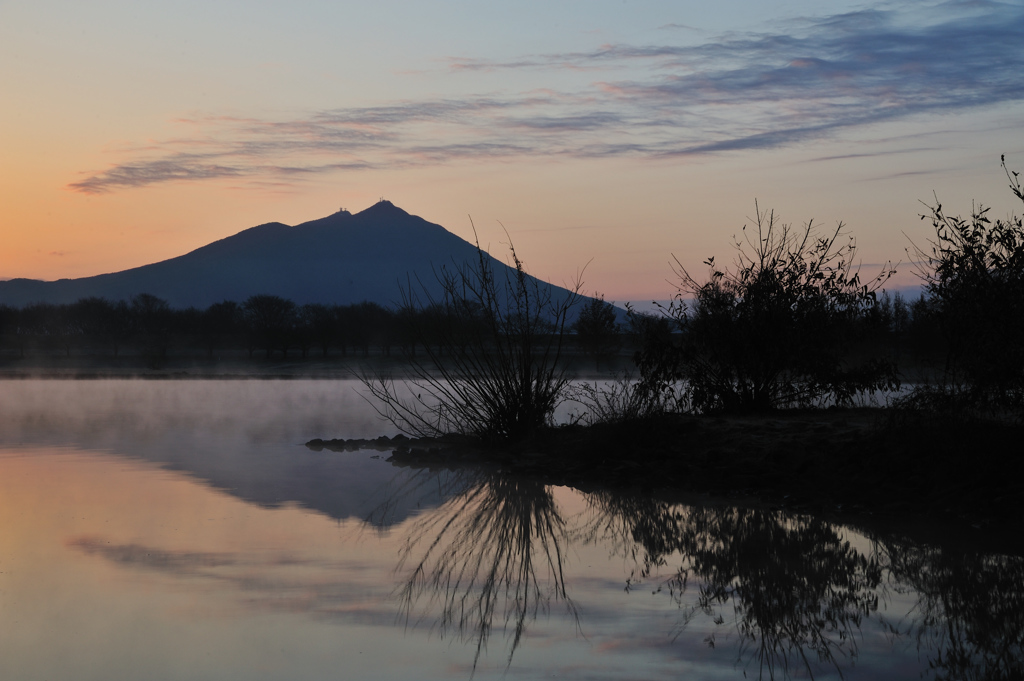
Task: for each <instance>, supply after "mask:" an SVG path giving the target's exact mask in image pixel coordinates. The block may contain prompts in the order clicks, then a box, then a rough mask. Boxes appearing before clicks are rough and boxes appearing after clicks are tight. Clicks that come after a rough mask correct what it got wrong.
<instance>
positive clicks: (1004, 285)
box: [916, 158, 1024, 410]
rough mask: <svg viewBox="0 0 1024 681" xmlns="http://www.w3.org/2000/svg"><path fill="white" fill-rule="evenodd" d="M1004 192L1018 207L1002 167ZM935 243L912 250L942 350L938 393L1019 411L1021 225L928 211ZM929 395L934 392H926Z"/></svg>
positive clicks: (983, 210)
mask: <svg viewBox="0 0 1024 681" xmlns="http://www.w3.org/2000/svg"><path fill="white" fill-rule="evenodd" d="M1002 167H1003V171H1004V172H1005V173H1006V177H1007V178H1008V179H1009V181H1010V190H1011V191H1012V192H1013V194H1014V196H1016V197H1017V198H1018V199H1020V200H1021V201H1024V187H1022V186H1021V182H1020V179H1019V174H1018V173H1016V172H1013V171H1010V170H1008V169H1007V168H1006V161H1005V158H1004V159H1003V160H1002ZM928 209H929V212H928V213H927V214H924V215H922V216H921V218H922V219H923V220H930V221H931V223H932V227H933V228H934V229H935V241H933V242H932V243H931V248H930V250H929V251H927V252H925V251H923V250H922V249H919V248H918V249H916V250H917V252H918V255H919V256H920V260H922V261H924V263H925V266H924V268H923V269H922V271H921V276H922V278H923V279H924V281H925V284H926V290H927V292H928V296H929V303H930V307H931V308H932V310H933V312H934V315H935V317H936V319H937V322H938V326H939V328H940V329H941V331H942V334H943V337H944V340H945V341H946V346H947V361H946V375H945V382H944V388H943V390H944V391H946V392H949V393H950V394H953V393H957V394H960V395H961V396H962V397H963V398H965V400H966V401H967V402H968V403H972V404H974V405H975V406H976V407H980V408H989V407H991V408H993V409H996V410H999V409H1002V408H1005V407H1011V408H1014V409H1017V410H1019V409H1020V407H1021V405H1022V404H1024V221H1022V218H1021V217H1020V216H1015V215H1010V216H1009V217H1007V218H1005V219H1003V218H995V219H994V220H993V219H992V218H991V217H989V210H990V209H989V208H988V207H984V206H981V205H978V206H977V207H976V208H974V210H972V211H971V216H970V218H969V219H965V218H962V217H960V216H956V217H953V216H949V215H947V214H946V212H945V210H944V209H943V207H942V204H941V203H939V202H938V199H936V202H935V204H934V205H929V206H928ZM933 392H934V390H933Z"/></svg>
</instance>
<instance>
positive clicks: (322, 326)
mask: <svg viewBox="0 0 1024 681" xmlns="http://www.w3.org/2000/svg"><path fill="white" fill-rule="evenodd" d="M300 314H301V317H302V323H303V326H304V327H305V328H306V329H307V330H308V335H309V339H310V342H312V343H314V344H315V345H318V346H319V347H320V350H321V352H322V354H323V356H324V357H326V356H327V351H328V350H329V349H330V347H331V346H332V345H334V343H335V341H336V338H337V335H338V322H337V317H336V316H335V313H334V310H333V309H332V308H331V307H329V306H327V305H323V304H321V303H310V304H308V305H303V306H302V308H301V310H300Z"/></svg>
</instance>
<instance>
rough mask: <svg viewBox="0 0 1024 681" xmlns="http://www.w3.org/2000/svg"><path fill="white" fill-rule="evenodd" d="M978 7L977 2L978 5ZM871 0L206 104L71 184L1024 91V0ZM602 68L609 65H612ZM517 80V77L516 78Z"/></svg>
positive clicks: (708, 140)
mask: <svg viewBox="0 0 1024 681" xmlns="http://www.w3.org/2000/svg"><path fill="white" fill-rule="evenodd" d="M965 8H966V9H965ZM929 12H930V16H929V17H928V18H927V21H925V20H922V19H921V17H911V16H905V15H901V14H898V13H895V12H891V11H880V10H864V11H860V12H854V13H847V14H841V15H835V16H830V17H825V18H820V19H814V20H798V21H793V22H790V24H789V26H788V30H786V31H784V32H783V31H777V32H774V33H758V34H744V35H730V36H726V37H723V38H721V39H719V40H716V41H709V42H705V43H702V44H698V45H623V44H616V45H605V46H602V47H600V48H598V49H595V50H593V51H590V52H574V53H562V54H548V55H533V56H530V55H527V56H524V57H522V58H520V59H516V60H512V61H502V62H497V61H488V60H483V59H465V58H460V59H453V60H451V61H450V63H449V66H450V71H451V72H452V73H453V74H454V75H451V76H449V77H454V78H458V75H457V74H459V73H461V72H467V71H472V72H481V73H484V74H487V73H490V72H495V73H501V72H510V71H511V72H516V73H517V74H519V75H521V76H523V77H526V78H536V79H538V80H544V78H546V77H548V76H550V75H552V74H553V73H555V74H562V77H561V79H560V80H559V82H560V83H564V80H565V79H564V74H565V73H569V74H575V76H577V77H579V82H578V83H577V85H576V86H575V87H572V88H569V87H565V86H564V85H562V86H560V87H559V88H538V89H535V90H531V91H529V92H525V93H514V94H506V93H502V94H491V95H481V96H473V97H452V98H448V99H445V98H437V99H431V100H415V101H396V102H391V103H388V104H385V105H382V106H374V107H347V108H338V109H332V110H325V111H320V112H316V113H313V114H311V115H309V116H307V117H299V118H295V119H292V120H276V121H275V120H266V119H260V118H231V117H213V116H211V117H206V118H192V119H188V120H185V121H182V123H183V124H187V125H188V127H189V129H191V130H194V131H195V132H196V133H197V134H196V135H194V136H191V137H183V138H179V139H174V140H168V141H165V142H161V143H157V144H155V145H151V146H149V147H147V148H146V149H140V150H138V151H137V152H127V153H126V158H124V159H123V160H121V161H119V162H116V163H114V164H113V165H112V166H111V167H109V168H107V169H106V170H102V171H98V172H92V173H86V174H85V177H84V178H83V179H81V180H79V181H76V182H72V183H71V184H69V185H68V186H69V188H70V189H72V190H74V191H78V192H83V193H86V194H101V193H105V192H110V191H115V190H121V189H128V188H137V187H145V186H150V185H154V184H159V183H164V182H179V181H204V180H233V181H238V180H244V181H254V182H255V181H267V180H268V178H270V179H274V180H275V181H284V182H301V181H302V180H303V178H308V177H314V176H318V175H321V174H324V173H336V172H342V171H350V172H351V171H361V170H369V169H392V168H407V167H416V166H431V165H440V164H449V163H454V162H487V161H494V160H503V159H512V158H532V157H551V156H554V157H571V158H615V157H640V158H670V159H671V158H680V157H687V156H696V155H709V154H722V153H729V152H735V151H742V150H757V149H772V148H779V147H786V146H789V145H793V144H796V143H799V142H803V141H805V140H808V139H814V138H821V137H827V136H830V135H833V134H836V133H837V132H840V131H842V130H846V129H852V128H858V127H863V126H870V125H872V124H876V123H880V122H884V121H891V120H899V119H904V118H907V117H910V116H914V115H919V114H925V113H932V114H942V113H950V112H958V111H963V110H967V109H972V108H979V107H986V106H992V105H998V104H1004V103H1008V102H1020V101H1022V100H1024V79H1022V78H1021V77H1020V74H1021V73H1024V50H1022V49H1020V46H1021V44H1024V9H1022V8H1021V7H1019V6H1009V5H1002V4H997V3H987V2H986V3H968V4H963V3H959V4H949V3H947V4H945V5H942V6H939V7H937V8H934V7H933V8H931V9H930V10H929ZM595 73H600V74H601V75H602V76H604V78H603V79H601V80H594V79H593V76H594V74H595ZM503 78H504V77H503Z"/></svg>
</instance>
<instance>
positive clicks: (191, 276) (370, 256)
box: [0, 200, 565, 308]
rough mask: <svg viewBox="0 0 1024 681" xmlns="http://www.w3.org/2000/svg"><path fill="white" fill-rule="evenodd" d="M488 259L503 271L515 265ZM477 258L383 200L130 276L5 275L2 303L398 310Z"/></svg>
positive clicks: (250, 234)
mask: <svg viewBox="0 0 1024 681" xmlns="http://www.w3.org/2000/svg"><path fill="white" fill-rule="evenodd" d="M487 257H488V258H489V259H490V261H491V264H492V266H493V268H494V271H495V274H496V275H499V274H500V273H501V272H502V270H505V269H506V268H507V267H508V266H507V265H506V264H505V263H503V262H501V261H500V260H496V259H494V258H490V256H487ZM476 262H477V251H476V247H475V246H474V245H473V244H471V243H469V242H467V241H465V240H464V239H462V238H460V237H458V236H456V235H454V234H452V233H451V232H449V231H447V230H446V229H445V228H444V227H442V226H441V225H437V224H434V223H431V222H427V221H426V220H424V219H423V218H420V217H417V216H415V215H410V214H409V213H407V212H405V211H404V210H402V209H401V208H398V207H397V206H395V205H394V204H392V203H391V202H390V201H383V200H382V201H380V202H378V203H376V204H375V205H373V206H371V207H369V208H367V209H366V210H364V211H361V212H359V213H356V214H354V215H353V214H351V213H349V212H348V211H344V210H343V211H339V212H337V213H335V214H334V215H330V216H328V217H325V218H321V219H319V220H312V221H310V222H305V223H302V224H300V225H298V226H295V227H289V226H288V225H285V224H282V223H280V222H270V223H267V224H264V225H259V226H258V227H252V228H250V229H246V230H244V231H241V232H239V233H238V234H235V235H234V236H230V237H227V238H225V239H221V240H220V241H215V242H213V243H211V244H208V245H206V246H203V247H201V248H198V249H196V250H194V251H192V252H191V253H187V254H185V255H182V256H179V257H176V258H171V259H170V260H164V261H161V262H157V263H153V264H151V265H144V266H142V267H136V268H133V269H129V270H124V271H122V272H114V273H111V274H101V275H98V276H93V277H83V278H80V279H60V280H58V281H40V280H36V279H11V280H9V281H2V282H0V304H5V305H11V306H16V307H20V306H24V305H29V304H32V303H40V302H46V303H73V302H75V301H77V300H79V299H81V298H86V297H90V296H98V297H101V298H107V299H108V300H127V299H130V298H131V297H132V296H135V295H138V294H140V293H149V294H152V295H155V296H157V297H159V298H163V299H164V300H166V301H167V302H168V303H170V305H171V306H172V307H176V308H185V307H190V306H194V307H197V308H206V307H208V306H210V305H212V304H213V303H218V302H220V301H223V300H235V301H239V302H241V301H244V300H246V299H247V298H249V297H250V296H253V295H258V294H264V293H266V294H273V295H278V296H281V297H284V298H288V299H290V300H293V301H294V302H296V303H298V304H300V305H301V304H305V303H326V304H339V305H347V304H352V303H360V302H363V301H372V302H376V303H380V304H381V305H385V306H393V305H395V304H397V303H399V302H400V301H401V298H402V287H405V288H408V287H409V286H410V285H411V286H412V288H413V289H414V290H418V291H419V290H422V287H423V286H425V287H426V288H427V289H428V291H429V292H430V293H431V294H432V295H434V296H439V295H440V288H439V285H438V282H437V277H436V275H435V271H437V270H439V269H440V268H441V267H452V266H462V265H464V264H468V265H470V266H473V265H474V264H475V263H476ZM544 286H545V287H546V286H550V285H549V284H544ZM553 288H554V289H555V291H557V292H560V293H562V294H564V293H565V291H564V289H561V288H560V287H553Z"/></svg>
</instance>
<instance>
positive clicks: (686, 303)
mask: <svg viewBox="0 0 1024 681" xmlns="http://www.w3.org/2000/svg"><path fill="white" fill-rule="evenodd" d="M755 206H756V204H755ZM755 228H756V233H754V232H755V230H750V231H747V227H746V226H744V228H743V229H744V236H745V238H744V240H743V241H738V242H737V244H736V251H737V258H736V262H735V267H734V268H733V269H729V268H722V269H719V268H718V267H717V266H716V264H715V260H714V258H710V259H708V260H707V261H706V264H707V265H708V267H709V268H710V273H709V276H708V279H707V281H705V282H698V281H697V280H696V279H694V278H693V277H692V276H691V275H690V273H689V272H687V271H686V269H685V268H683V267H682V265H680V264H679V262H678V260H677V261H676V264H677V266H678V267H677V270H676V274H677V275H678V277H679V282H680V283H679V285H678V286H679V288H678V293H677V295H676V297H675V299H674V301H673V302H672V303H671V304H670V305H669V307H668V308H666V309H665V314H666V316H667V317H668V318H669V319H670V320H671V322H672V323H673V325H674V327H675V331H676V333H674V334H672V335H671V336H670V337H668V338H664V337H661V338H660V339H659V338H658V337H657V336H655V335H652V336H650V337H649V339H648V342H646V343H645V344H644V346H643V347H642V349H641V350H640V351H639V353H638V355H637V364H638V367H639V369H640V373H641V386H642V389H643V390H645V391H646V392H647V393H648V394H650V395H653V396H658V395H662V396H668V397H669V398H670V399H669V401H670V402H672V403H674V406H675V407H676V408H678V409H682V410H691V411H695V412H698V413H706V412H716V411H729V412H741V411H764V410H769V409H774V408H778V407H789V406H811V405H820V404H822V403H824V402H831V403H835V404H844V403H849V402H850V401H851V400H852V398H853V397H854V396H856V395H857V394H859V393H864V392H871V391H875V390H891V389H894V388H896V387H898V382H897V379H896V373H895V368H894V367H893V366H892V364H891V363H889V362H887V361H884V360H880V359H874V360H865V361H861V362H859V363H856V364H854V363H852V362H851V361H850V352H849V349H850V346H851V344H852V341H853V339H854V336H855V334H856V333H857V331H858V328H859V327H861V326H862V325H861V324H859V323H858V322H859V321H860V320H861V318H862V317H863V315H864V314H865V312H866V311H867V310H868V309H870V308H871V307H872V306H873V305H874V304H875V302H876V301H875V291H876V290H877V289H878V288H879V287H880V286H881V285H882V283H883V282H884V281H886V279H888V277H889V276H891V274H892V272H893V270H892V269H891V268H890V267H886V268H884V269H883V271H882V272H881V273H880V274H879V275H878V276H877V277H876V278H875V279H873V280H872V281H871V282H870V283H869V284H862V283H861V280H860V275H859V273H858V271H857V269H856V268H855V267H854V266H853V259H854V255H855V251H856V246H855V243H854V241H853V240H852V238H848V237H845V235H844V232H843V229H842V228H843V225H842V223H840V224H839V225H838V226H837V227H836V229H835V230H834V231H832V232H829V233H827V234H825V235H824V236H819V234H818V232H817V230H816V229H815V228H814V226H813V225H812V223H810V222H808V223H807V224H806V225H805V226H804V227H803V228H801V229H793V228H791V227H790V226H789V225H786V224H782V223H780V222H778V221H777V220H776V218H775V215H774V213H773V212H769V211H764V212H761V211H760V210H758V212H757V217H756V221H755ZM653 401H655V402H656V401H657V400H656V399H655V400H653Z"/></svg>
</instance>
